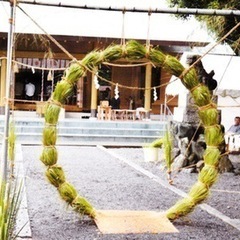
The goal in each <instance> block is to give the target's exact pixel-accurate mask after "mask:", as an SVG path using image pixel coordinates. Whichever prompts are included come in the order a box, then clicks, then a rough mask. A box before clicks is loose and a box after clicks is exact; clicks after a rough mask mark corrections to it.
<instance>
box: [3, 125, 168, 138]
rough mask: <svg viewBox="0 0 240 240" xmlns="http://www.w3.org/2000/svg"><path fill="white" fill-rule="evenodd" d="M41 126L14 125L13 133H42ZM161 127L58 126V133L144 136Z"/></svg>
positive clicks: (156, 132) (152, 133)
mask: <svg viewBox="0 0 240 240" xmlns="http://www.w3.org/2000/svg"><path fill="white" fill-rule="evenodd" d="M3 129H4V127H3V126H0V133H3ZM42 131H43V126H16V127H15V133H16V134H21V133H29V134H32V133H42ZM163 133H164V130H163V129H160V130H158V129H143V128H139V129H132V128H87V127H84V128H82V127H58V134H85V135H92V134H103V135H121V136H122V135H128V136H130V135H132V136H134V135H141V136H142V135H145V136H162V135H163Z"/></svg>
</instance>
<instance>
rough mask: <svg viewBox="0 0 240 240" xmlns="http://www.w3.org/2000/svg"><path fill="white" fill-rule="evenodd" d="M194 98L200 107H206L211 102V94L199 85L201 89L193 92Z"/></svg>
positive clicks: (198, 88)
mask: <svg viewBox="0 0 240 240" xmlns="http://www.w3.org/2000/svg"><path fill="white" fill-rule="evenodd" d="M192 97H193V99H194V102H195V104H196V105H197V106H199V107H202V106H206V105H208V104H209V103H210V101H211V94H210V92H209V89H208V87H207V86H205V85H199V87H197V88H195V89H194V90H193V91H192Z"/></svg>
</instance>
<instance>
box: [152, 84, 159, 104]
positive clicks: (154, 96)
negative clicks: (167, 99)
mask: <svg viewBox="0 0 240 240" xmlns="http://www.w3.org/2000/svg"><path fill="white" fill-rule="evenodd" d="M157 99H158V96H157V91H156V87H154V88H153V100H154V101H155V102H156V101H157Z"/></svg>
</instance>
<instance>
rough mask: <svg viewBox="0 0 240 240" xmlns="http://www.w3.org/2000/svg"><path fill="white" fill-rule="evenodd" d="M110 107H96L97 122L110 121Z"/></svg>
mask: <svg viewBox="0 0 240 240" xmlns="http://www.w3.org/2000/svg"><path fill="white" fill-rule="evenodd" d="M111 114H112V107H111V106H98V116H97V118H98V120H104V119H105V120H111V118H112V117H111Z"/></svg>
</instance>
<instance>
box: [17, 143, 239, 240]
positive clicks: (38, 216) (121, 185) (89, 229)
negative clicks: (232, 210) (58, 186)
mask: <svg viewBox="0 0 240 240" xmlns="http://www.w3.org/2000/svg"><path fill="white" fill-rule="evenodd" d="M18 149H19V148H18ZM22 149H23V154H22V156H23V159H24V169H25V177H26V192H27V199H28V206H27V207H28V213H29V219H30V224H29V225H28V226H31V229H29V228H28V230H26V231H25V233H24V232H22V234H21V235H22V237H26V238H27V239H29V238H30V237H31V235H32V237H33V239H34V240H35V239H36V240H45V239H59V240H62V239H64V240H65V239H71V240H74V239H239V234H240V226H239V222H240V221H239V219H240V217H239V219H237V218H231V216H227V215H225V214H224V213H222V212H221V211H219V210H217V209H215V208H214V207H212V206H210V205H209V204H202V205H201V206H199V207H197V208H196V210H195V211H194V212H193V213H192V214H191V215H189V216H187V217H186V218H182V219H179V220H177V221H176V222H174V226H175V227H176V228H177V229H178V230H179V233H177V234H176V233H175V234H164V235H159V234H158V235H152V234H139V235H136V234H133V235H102V234H100V233H99V232H98V231H97V229H96V226H95V225H94V224H93V223H92V222H91V221H89V220H87V219H86V218H80V219H79V216H78V215H76V214H74V213H73V212H72V211H71V210H70V209H68V210H67V209H66V208H65V207H64V206H65V205H64V204H63V203H62V201H61V200H60V199H59V196H58V194H57V192H56V190H55V189H54V188H53V187H52V186H51V185H50V184H49V183H47V181H46V179H45V178H44V169H45V168H44V166H43V165H42V164H41V162H40V161H39V160H38V159H39V156H40V153H41V146H35V147H32V146H23V147H22ZM19 153H20V149H19ZM136 159H137V160H136ZM142 161H143V155H141V152H140V150H139V149H132V150H131V151H129V149H118V151H116V150H115V149H111V148H109V149H106V148H104V147H102V146H99V147H87V146H85V147H73V146H72V147H71V146H65V147H64V146H61V147H59V164H61V165H62V166H63V167H64V169H65V172H66V175H67V178H68V179H69V181H70V182H71V183H73V184H74V185H75V186H76V188H77V189H78V190H79V191H80V192H81V194H83V195H84V196H85V197H87V198H88V199H89V200H90V202H92V204H93V205H94V206H95V207H96V208H97V209H128V210H155V211H164V210H166V209H167V208H169V207H170V206H172V204H174V203H175V202H176V201H177V199H179V195H180V196H184V195H185V191H183V190H180V189H179V188H176V187H174V186H170V185H168V183H167V181H166V179H165V176H164V177H162V176H160V175H158V174H157V171H156V169H157V170H158V171H159V169H158V168H157V167H156V166H154V165H153V164H151V163H142ZM149 166H150V167H149ZM154 171H156V172H154ZM181 177H182V176H181ZM183 177H184V176H183ZM187 178H188V177H186V179H187ZM186 179H185V180H186ZM187 181H188V179H187ZM36 193H37V194H36ZM222 194H223V195H224V194H225V193H222ZM238 196H240V194H239V193H238ZM239 200H240V197H238V198H235V199H234V201H233V202H232V204H233V205H239ZM210 204H211V202H210ZM23 208H26V206H24V207H23ZM223 210H224V209H223ZM25 221H26V220H24V221H23V222H25ZM31 231H32V234H31ZM27 234H28V235H27ZM21 239H22V238H21Z"/></svg>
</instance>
